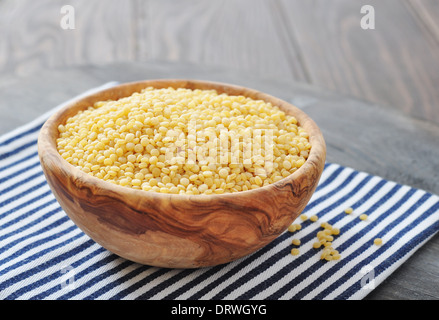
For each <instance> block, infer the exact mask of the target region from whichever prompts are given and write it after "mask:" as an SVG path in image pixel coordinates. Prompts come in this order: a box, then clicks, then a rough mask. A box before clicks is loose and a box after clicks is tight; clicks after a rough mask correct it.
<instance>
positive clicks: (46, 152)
mask: <svg viewBox="0 0 439 320" xmlns="http://www.w3.org/2000/svg"><path fill="white" fill-rule="evenodd" d="M158 84H160V86H158ZM181 84H184V85H181ZM137 86H144V87H143V88H147V87H154V86H156V87H158V88H165V87H174V88H177V87H178V88H190V89H201V90H203V88H202V87H204V89H206V90H208V89H215V90H217V91H218V93H223V92H225V91H228V90H231V91H233V92H235V91H236V92H245V94H235V95H243V96H246V97H248V96H254V97H257V99H260V100H263V101H265V102H270V103H272V105H273V106H278V107H279V108H280V109H281V110H282V111H284V112H285V113H287V114H290V115H293V116H295V117H296V119H297V122H298V125H300V126H302V127H304V126H305V127H307V129H305V130H306V132H307V133H308V135H309V140H310V143H311V150H310V153H309V155H308V158H307V160H306V161H305V163H304V164H303V165H302V166H301V167H300V168H299V169H297V170H296V171H295V172H293V173H292V174H290V175H288V176H287V177H284V178H282V179H281V180H279V181H276V182H274V183H271V184H269V185H266V186H262V187H259V188H257V189H250V190H246V191H238V192H232V193H223V194H215V193H213V194H208V195H206V194H199V195H188V194H171V193H161V192H155V191H145V190H141V189H133V188H130V187H125V186H121V185H118V184H113V183H110V182H107V181H105V180H103V179H100V178H97V177H94V176H90V175H89V174H87V173H85V172H84V171H82V170H80V169H79V168H77V167H76V166H74V165H72V164H71V163H69V162H67V161H66V160H65V159H64V158H63V157H62V156H61V154H60V153H59V152H58V150H57V147H56V139H57V137H58V136H54V137H52V135H51V134H50V133H51V132H56V133H58V125H59V124H61V123H62V121H60V119H63V118H64V117H65V115H66V113H68V111H69V110H70V109H71V108H74V107H75V106H77V105H78V104H80V103H81V102H83V101H85V100H87V99H92V100H93V101H94V102H97V101H103V100H102V99H100V98H99V97H101V96H102V95H105V94H110V95H111V94H112V93H113V92H114V91H117V90H123V89H126V88H132V87H137ZM134 92H139V90H135V91H133V93H134ZM228 94H229V93H228ZM229 95H233V94H229ZM123 97H128V96H126V95H124V96H121V97H119V98H117V99H120V98H123ZM253 99H255V98H253ZM94 102H93V103H94ZM90 105H91V104H89V106H90ZM281 106H282V107H281ZM85 108H86V107H84V108H80V109H78V111H79V110H84V109H85ZM284 108H286V109H287V110H288V111H290V112H287V111H286V110H285V109H284ZM78 111H76V112H78ZM67 118H68V117H67ZM303 123H305V125H303ZM38 154H39V157H40V161H42V160H43V159H45V160H49V159H50V160H49V162H50V163H51V165H54V166H56V167H57V168H58V169H61V170H62V171H63V172H64V173H66V174H67V175H68V176H69V179H70V180H72V179H74V180H75V181H76V180H79V181H81V185H84V184H88V183H90V184H93V185H97V186H99V188H101V189H105V190H107V191H110V192H114V193H117V194H119V195H122V196H123V195H124V194H126V195H128V194H129V195H131V196H132V195H137V196H139V197H145V196H148V197H153V198H156V199H158V200H160V199H161V200H168V199H170V198H171V199H174V200H177V201H178V200H181V201H186V200H189V199H190V200H191V201H193V202H194V201H195V202H198V201H201V202H205V201H206V200H213V199H215V200H221V199H224V200H227V199H228V198H229V197H234V198H236V197H249V196H258V194H260V193H262V192H264V193H265V192H269V193H272V192H276V190H278V188H279V187H281V186H284V185H285V184H288V183H292V182H293V181H295V180H301V179H302V178H304V177H305V176H306V175H307V174H308V173H309V172H314V171H315V167H321V168H322V170H323V167H324V164H325V159H326V144H325V140H324V137H323V134H322V132H321V131H320V128H319V127H318V126H317V124H316V123H315V122H314V120H313V119H312V118H311V117H310V116H308V115H307V114H306V113H305V112H304V111H302V110H301V109H299V108H298V107H296V106H295V105H293V104H291V103H289V102H287V101H285V100H282V99H280V98H277V97H275V96H272V95H270V94H267V93H264V92H262V91H259V90H255V89H252V88H248V87H244V86H240V85H235V84H229V83H223V82H216V81H205V80H193V79H148V80H141V81H133V82H126V83H121V84H117V85H115V86H112V87H110V88H106V89H103V90H99V91H98V92H95V93H93V94H90V95H87V96H84V97H81V98H78V99H75V100H74V101H72V102H70V103H68V104H67V105H65V106H64V107H62V108H61V109H59V110H57V111H56V112H55V113H54V114H52V115H51V116H50V117H49V118H48V119H47V120H46V121H45V123H44V124H43V126H42V128H41V130H40V132H39V135H38Z"/></svg>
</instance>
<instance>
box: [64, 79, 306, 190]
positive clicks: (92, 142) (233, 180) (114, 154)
mask: <svg viewBox="0 0 439 320" xmlns="http://www.w3.org/2000/svg"><path fill="white" fill-rule="evenodd" d="M58 131H59V137H58V139H57V148H58V151H59V153H60V154H61V156H62V157H63V158H64V159H65V160H66V161H68V162H69V163H70V164H72V165H74V166H76V167H77V168H79V169H80V170H82V171H84V172H85V173H87V174H89V175H91V176H94V177H97V178H100V179H103V180H105V181H108V182H109V183H114V184H118V185H121V186H125V187H131V188H134V189H140V190H145V191H155V192H162V193H173V194H190V195H198V194H222V193H232V192H239V191H246V190H250V189H256V188H259V187H262V186H266V185H268V184H271V183H275V182H277V181H279V180H281V179H283V178H285V177H287V176H288V175H290V174H292V173H293V172H295V171H296V170H297V169H298V168H300V167H301V166H302V165H303V164H304V163H305V161H306V160H307V158H308V155H309V152H310V149H311V144H310V142H309V137H308V133H307V132H305V131H304V129H303V128H301V127H300V126H299V125H298V123H297V120H296V119H295V117H293V116H291V115H287V114H285V113H284V112H283V111H281V110H280V109H279V108H278V107H276V106H273V105H272V104H271V103H266V102H264V101H262V100H253V99H250V98H248V97H244V96H229V95H227V94H218V93H217V92H216V91H215V90H190V89H182V88H181V89H173V88H166V89H154V88H152V87H150V88H146V89H144V90H143V91H141V92H139V93H134V94H133V95H131V96H129V97H126V98H122V99H119V100H117V101H100V102H97V103H95V104H94V105H93V106H90V107H89V108H88V109H86V110H84V111H80V112H79V113H78V114H76V115H74V116H72V117H71V118H69V119H68V120H67V121H66V123H65V124H62V125H60V126H59V127H58Z"/></svg>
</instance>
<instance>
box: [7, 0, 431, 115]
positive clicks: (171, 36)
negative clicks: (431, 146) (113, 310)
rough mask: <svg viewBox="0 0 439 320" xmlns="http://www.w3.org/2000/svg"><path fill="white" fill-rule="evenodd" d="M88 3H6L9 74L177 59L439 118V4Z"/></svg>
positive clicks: (320, 0)
mask: <svg viewBox="0 0 439 320" xmlns="http://www.w3.org/2000/svg"><path fill="white" fill-rule="evenodd" d="M368 4H371V5H373V6H374V7H375V11H376V29H375V30H362V29H361V28H360V19H361V17H362V15H361V13H360V8H361V6H362V5H364V3H363V2H362V1H360V0H333V1H324V0H310V1H301V0H292V1H291V0H273V1H267V0H237V1H228V0H214V1H202V0H181V1H173V0H128V1H123V2H120V1H116V0H108V1H105V2H104V1H99V0H89V1H87V0H77V1H75V2H74V4H73V5H74V8H75V12H76V29H75V30H63V29H62V28H61V27H60V25H59V24H60V19H61V14H60V8H61V6H62V5H64V4H63V3H59V2H54V1H50V0H41V1H38V2H35V1H31V0H17V1H16V0H3V1H1V2H0V39H1V41H0V72H1V73H2V74H3V75H7V74H10V75H20V76H28V75H31V74H37V73H38V72H41V71H42V70H43V69H47V68H56V67H66V66H79V65H103V64H106V63H121V62H128V61H130V62H134V61H135V62H153V61H162V62H164V61H170V62H184V63H194V64H200V65H202V66H207V67H220V68H225V70H234V71H237V72H243V73H252V74H254V75H255V76H257V77H260V78H263V79H284V80H294V81H303V82H306V83H310V84H314V85H318V86H321V87H322V88H327V89H330V90H334V91H337V92H339V93H342V94H346V95H350V96H353V97H357V98H360V99H365V100H367V101H371V102H374V103H377V104H380V105H381V106H383V107H389V108H395V109H397V110H401V111H403V112H404V113H406V114H408V115H410V116H413V117H417V118H419V119H424V120H428V121H432V122H435V123H439V109H438V104H439V93H438V90H437V86H438V83H439V79H438V74H439V70H438V69H439V62H438V61H439V58H438V57H439V27H438V21H439V9H438V5H437V1H436V0H384V1H378V0H373V1H369V2H368Z"/></svg>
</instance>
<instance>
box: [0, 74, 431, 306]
mask: <svg viewBox="0 0 439 320" xmlns="http://www.w3.org/2000/svg"><path fill="white" fill-rule="evenodd" d="M110 85H114V83H113V84H107V86H110ZM104 87H105V86H104ZM97 89H99V88H97ZM92 91H93V90H92ZM92 91H91V92H92ZM72 100H74V99H72ZM72 100H71V101H72ZM63 105H64V104H62V105H60V106H58V107H57V108H55V110H56V109H58V108H60V107H62V106H63ZM53 111H54V110H52V111H51V112H48V113H47V114H45V115H42V116H41V117H39V118H38V119H35V120H34V121H32V122H31V123H29V124H27V125H25V126H23V127H21V128H18V129H16V130H14V131H13V132H10V133H8V134H6V135H3V136H2V137H0V299H7V300H15V299H17V300H18V299H32V300H42V299H46V300H52V299H53V300H54V299H60V300H67V299H72V300H74V299H84V300H98V299H100V300H102V299H106V300H107V299H108V300H120V299H125V300H135V299H138V300H148V299H168V300H177V299H188V300H191V299H237V300H249V299H270V300H275V299H279V300H286V299H289V300H296V299H302V300H311V299H316V300H323V299H341V300H347V299H362V298H363V297H365V296H366V295H367V294H368V293H369V292H370V290H371V289H367V290H366V287H367V286H365V285H364V276H365V274H364V272H363V269H364V268H365V267H368V268H372V270H373V271H374V284H375V285H379V284H380V283H382V282H383V281H384V280H385V279H386V278H387V277H388V276H389V275H390V274H391V273H392V272H393V271H394V270H396V269H397V268H398V267H399V266H400V265H401V264H402V263H403V262H404V261H406V260H407V259H408V258H409V257H410V256H411V255H412V254H413V253H414V252H416V250H417V249H418V248H419V247H421V246H422V245H423V244H424V243H426V242H427V241H428V240H429V239H430V238H431V237H432V236H433V235H434V234H436V233H437V231H438V230H439V197H438V196H436V195H432V194H430V193H427V192H425V191H423V190H418V189H414V188H411V187H409V186H405V185H401V184H398V183H395V182H392V181H387V180H385V179H382V178H380V177H377V176H372V175H369V174H367V173H365V172H360V171H357V170H354V169H352V168H347V167H343V166H340V165H338V164H334V163H326V164H325V168H324V172H323V174H322V176H321V179H320V181H319V184H318V186H317V189H316V192H315V193H314V195H313V196H312V198H311V200H310V202H309V203H308V205H307V206H306V208H305V210H304V212H303V213H304V214H307V215H308V216H310V215H317V216H318V218H319V220H318V222H316V223H313V222H312V221H309V220H307V221H304V222H302V221H300V223H301V225H302V228H301V230H300V231H297V232H296V233H294V234H291V233H289V232H284V233H282V234H281V235H280V236H279V237H278V238H277V239H275V240H274V241H272V242H271V243H269V244H268V245H266V246H265V247H264V248H261V249H260V250H258V251H257V252H254V253H253V254H250V255H248V256H246V257H243V258H241V259H239V260H236V261H233V262H231V263H228V264H224V265H219V266H214V267H210V268H201V269H187V270H181V269H166V268H157V267H151V266H144V265H140V264H137V263H134V262H131V261H128V260H125V259H123V258H120V257H118V256H117V255H115V254H112V253H111V252H109V251H107V250H106V249H104V248H102V247H101V246H99V245H98V244H96V243H95V242H94V241H93V240H91V239H90V238H89V237H88V236H86V235H85V234H84V233H83V232H82V231H81V230H80V229H79V228H78V227H77V226H76V225H74V224H73V222H72V221H71V220H70V219H69V218H68V216H67V215H66V214H65V212H64V211H63V210H62V208H61V207H60V206H59V204H58V202H57V201H56V199H55V197H54V196H53V194H52V192H51V190H50V188H49V187H48V185H47V182H46V180H45V177H44V175H43V172H42V169H41V166H40V163H39V159H38V153H37V137H38V132H39V129H40V128H41V126H42V124H43V123H44V121H45V120H46V119H47V117H48V116H49V115H50V114H51V113H52V112H53ZM347 207H352V208H353V209H354V214H352V215H346V214H345V213H344V209H345V208H347ZM360 213H365V214H367V215H368V219H367V220H366V221H361V220H359V219H358V215H359V214H360ZM322 221H328V222H329V223H331V224H332V225H333V226H335V227H338V228H340V230H341V233H340V235H339V236H337V237H335V239H334V241H333V246H334V248H335V249H337V250H338V251H339V252H340V253H341V255H342V259H341V260H338V261H322V260H320V251H318V250H316V249H314V248H312V243H313V242H314V241H315V239H316V233H317V231H319V230H320V223H321V222H322ZM296 223H299V220H298V221H296ZM375 237H381V238H382V239H383V240H384V243H383V245H382V246H379V247H378V246H375V245H373V239H374V238H375ZM293 238H299V239H300V240H301V245H300V248H299V249H300V255H299V256H291V255H290V254H289V251H290V249H291V248H292V246H291V239H293ZM66 268H67V269H66ZM66 270H70V271H69V273H66V272H65V271H66ZM70 275H72V278H71V279H70V278H68V276H70ZM67 280H69V281H70V280H73V282H72V283H68V281H67Z"/></svg>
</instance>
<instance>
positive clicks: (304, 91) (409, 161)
mask: <svg viewBox="0 0 439 320" xmlns="http://www.w3.org/2000/svg"><path fill="white" fill-rule="evenodd" d="M171 74H172V75H173V76H176V77H179V78H187V77H189V76H191V77H195V78H197V79H206V80H211V81H212V80H214V81H221V82H229V83H235V84H239V85H242V86H246V87H250V88H254V89H257V90H261V91H263V92H267V93H269V94H272V95H275V96H277V97H280V98H282V99H284V100H286V101H288V102H292V103H293V104H294V105H297V106H299V107H300V108H302V109H304V110H305V111H306V112H307V114H309V115H310V116H311V117H312V118H313V119H314V120H315V121H316V122H317V124H318V125H319V127H320V128H321V130H322V132H323V134H324V136H325V139H326V143H327V148H328V152H327V159H328V161H330V162H334V163H340V164H343V165H345V166H350V167H353V168H355V169H357V170H362V171H365V172H369V173H372V174H376V175H378V176H381V177H383V178H386V179H389V180H392V181H397V182H399V183H403V184H407V185H410V186H412V187H417V188H421V189H424V190H427V191H430V192H432V193H436V194H439V176H438V174H439V170H438V164H437V161H436V159H438V158H439V127H438V126H437V125H434V124H432V123H428V122H426V121H421V120H416V119H413V118H410V117H407V116H404V115H403V114H401V113H399V112H392V110H389V109H386V108H381V107H380V106H379V105H374V104H371V103H367V102H364V101H360V100H358V99H352V98H348V97H346V96H341V95H339V94H336V93H333V92H328V91H326V90H322V89H319V88H315V87H313V86H308V85H304V84H299V83H294V82H290V81H282V82H280V81H266V80H262V79H260V78H258V77H255V76H253V75H252V74H242V73H236V72H233V71H229V70H224V69H223V68H218V69H215V68H205V67H202V66H199V65H192V64H178V63H125V64H112V65H108V66H88V67H85V66H83V67H75V68H63V69H59V70H44V71H42V72H41V73H40V74H39V75H35V76H31V77H28V78H26V79H25V81H24V80H23V79H19V78H17V77H12V78H2V77H0V96H1V97H3V99H1V100H0V110H9V109H12V110H22V112H21V113H20V114H22V116H21V117H16V118H9V119H5V117H0V132H1V133H5V132H7V131H9V129H8V128H9V127H7V125H9V126H11V125H12V127H14V126H18V125H21V124H25V123H27V122H29V121H30V120H32V119H34V118H35V116H37V115H39V114H41V113H43V112H46V111H48V110H50V109H51V108H53V106H55V105H57V104H58V103H61V102H63V101H66V100H67V99H70V98H72V97H73V96H75V95H78V94H80V93H82V92H83V91H84V90H87V89H89V88H92V87H96V86H98V85H101V84H102V83H103V82H105V81H109V80H114V79H117V80H120V81H123V82H129V81H136V80H141V79H144V78H145V75H147V76H148V78H150V79H157V78H168V77H169V76H170V75H171ZM41 78H44V79H45V82H44V83H42V82H41ZM24 88H26V94H24V95H23V89H24ZM11 112H13V111H11ZM4 114H5V111H3V112H2V115H4ZM340 115H342V116H340ZM377 119H378V120H379V121H376V120H377ZM359 123H360V124H359ZM371 123H373V126H369V127H367V125H368V124H371ZM365 128H369V129H371V130H366V129H365ZM383 137H385V139H384V140H383ZM383 141H385V142H386V143H383ZM419 141H423V142H424V143H419ZM416 155H422V156H419V157H418V156H416ZM395 159H396V160H395ZM438 256H439V235H436V236H434V237H433V238H432V239H431V240H429V241H428V242H427V243H426V244H425V245H423V246H422V247H421V248H420V249H418V250H417V251H416V253H415V254H414V255H413V256H412V257H411V258H409V259H408V260H407V261H406V262H405V263H404V264H403V265H402V266H401V267H400V268H398V270H396V271H395V272H394V273H392V275H391V276H390V277H389V278H387V279H386V280H385V281H384V282H383V283H382V284H381V285H380V286H379V287H378V288H376V289H375V290H374V291H372V293H370V294H369V295H368V296H367V297H366V299H376V300H394V299H402V300H413V299H427V300H437V299H439V280H438V279H439V259H437V257H438Z"/></svg>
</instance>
